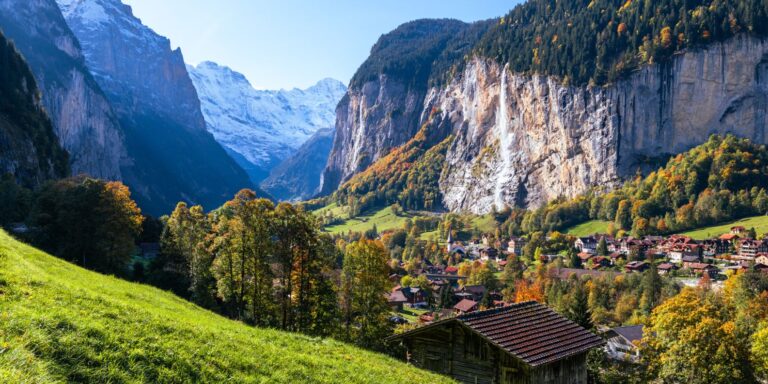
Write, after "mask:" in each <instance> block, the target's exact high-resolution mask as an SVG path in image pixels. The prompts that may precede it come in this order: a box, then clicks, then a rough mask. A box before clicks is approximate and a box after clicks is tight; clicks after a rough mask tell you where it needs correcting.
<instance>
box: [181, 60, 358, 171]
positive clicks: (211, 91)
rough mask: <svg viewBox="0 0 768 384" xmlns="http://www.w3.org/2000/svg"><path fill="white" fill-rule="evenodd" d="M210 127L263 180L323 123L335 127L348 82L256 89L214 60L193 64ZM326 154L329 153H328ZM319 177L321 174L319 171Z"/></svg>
mask: <svg viewBox="0 0 768 384" xmlns="http://www.w3.org/2000/svg"><path fill="white" fill-rule="evenodd" d="M189 73H190V75H191V77H192V81H193V82H194V84H195V88H196V89H197V92H198V94H199V95H200V102H201V104H202V108H203V114H204V116H205V121H206V123H207V127H208V130H209V131H210V132H211V133H212V134H213V136H214V138H216V141H218V142H219V143H221V145H223V146H224V147H225V148H226V149H227V150H228V151H229V152H230V153H232V154H233V155H234V157H235V158H236V159H239V158H242V159H243V160H244V161H243V162H241V163H240V164H241V166H243V168H245V169H246V171H248V174H249V175H250V176H251V180H253V181H254V182H260V181H262V180H263V179H264V178H266V177H267V176H268V175H269V174H270V171H271V170H272V169H273V168H274V167H275V166H276V165H278V164H280V163H281V162H282V161H283V160H286V159H287V158H288V157H290V156H291V155H293V154H294V153H295V152H296V150H297V149H298V148H299V146H301V145H302V143H304V142H306V141H307V140H308V139H309V138H310V137H311V136H312V135H313V134H314V133H315V132H317V131H318V130H320V129H328V128H332V127H333V124H334V121H335V118H336V115H335V113H334V112H335V110H336V105H337V104H338V103H339V100H340V99H341V98H342V97H343V96H344V94H345V93H346V90H347V87H346V86H345V85H344V84H343V83H341V82H340V81H338V80H333V79H324V80H321V81H319V82H318V83H317V84H315V85H313V86H312V87H309V88H307V89H291V90H256V89H254V88H253V86H251V84H250V82H248V80H247V79H246V78H245V76H243V75H242V74H240V73H238V72H236V71H233V70H232V69H230V68H228V67H225V66H221V65H218V64H216V63H212V62H204V63H200V64H198V65H197V66H196V67H189ZM323 156H327V153H325V154H324V155H323ZM317 178H318V179H319V175H317Z"/></svg>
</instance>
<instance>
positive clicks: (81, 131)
mask: <svg viewBox="0 0 768 384" xmlns="http://www.w3.org/2000/svg"><path fill="white" fill-rule="evenodd" d="M0 27H1V28H2V29H3V31H4V32H5V33H6V34H7V36H8V37H9V38H10V39H12V40H13V41H14V42H15V43H16V46H17V48H18V49H19V51H21V53H22V54H23V55H24V57H25V58H26V60H27V62H28V63H29V65H30V67H31V68H32V71H33V73H34V75H35V78H36V79H37V83H38V85H39V87H40V90H41V92H42V96H43V97H42V103H43V106H44V107H45V109H46V111H47V112H48V115H49V116H50V118H51V119H52V121H53V126H54V130H55V132H56V135H57V136H58V138H59V141H60V143H61V145H62V146H63V147H64V148H65V149H66V150H67V151H68V152H69V153H70V164H71V168H72V172H73V173H74V174H79V173H87V174H90V175H92V176H95V177H100V178H105V179H113V180H116V179H120V178H121V176H122V175H121V172H120V165H121V161H123V160H124V159H125V148H124V146H123V137H122V132H121V129H120V127H119V123H118V121H117V117H116V116H115V114H114V112H113V111H112V108H111V106H110V104H109V103H108V102H107V100H106V98H105V97H104V95H103V93H102V92H101V90H100V89H99V86H98V85H97V84H96V82H95V81H94V80H93V77H92V76H91V74H90V73H89V71H88V69H87V68H86V66H85V63H84V59H83V55H82V52H81V51H80V45H79V44H78V41H77V39H76V38H75V36H74V35H73V34H72V32H71V31H70V29H69V27H68V26H67V24H66V22H65V20H64V18H63V17H62V15H61V12H60V11H59V8H58V6H57V4H56V2H55V1H54V0H28V1H17V0H0Z"/></svg>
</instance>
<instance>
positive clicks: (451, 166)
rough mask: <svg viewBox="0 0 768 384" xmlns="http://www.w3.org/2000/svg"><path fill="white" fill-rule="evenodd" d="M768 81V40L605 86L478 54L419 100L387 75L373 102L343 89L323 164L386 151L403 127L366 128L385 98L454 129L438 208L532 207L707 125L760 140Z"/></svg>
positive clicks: (701, 132) (336, 165)
mask: <svg viewBox="0 0 768 384" xmlns="http://www.w3.org/2000/svg"><path fill="white" fill-rule="evenodd" d="M766 79H768V44H767V43H766V42H765V41H763V40H760V39H756V38H752V37H747V36H740V37H736V38H733V39H731V40H728V41H726V42H723V43H716V44H711V45H710V46H708V47H706V48H703V49H699V50H692V51H689V52H685V53H682V54H679V55H677V56H676V57H675V58H673V59H672V60H671V61H670V62H668V63H665V64H659V65H652V66H647V67H645V68H643V69H642V70H640V71H638V72H636V73H635V74H633V75H631V76H630V77H629V78H627V79H626V80H623V81H621V82H619V83H617V84H613V85H610V86H606V87H586V86H584V87H572V86H567V85H563V84H562V82H560V81H559V80H558V79H555V78H552V77H544V76H522V75H517V74H514V73H511V72H510V71H508V70H506V69H504V68H502V67H501V66H499V65H497V64H496V63H495V62H490V61H488V60H484V59H478V58H476V59H472V60H471V61H470V62H469V63H468V65H467V66H466V67H465V69H464V71H463V72H462V73H461V74H460V75H459V76H456V77H455V78H454V80H453V81H451V82H450V83H449V84H448V85H447V86H445V87H440V88H432V89H430V90H429V91H428V93H427V95H426V97H425V98H424V101H423V102H422V103H421V104H422V105H421V106H419V107H413V102H412V101H410V100H408V99H407V97H406V94H405V93H403V92H402V89H401V88H400V87H397V86H389V85H388V84H386V83H378V84H370V85H369V87H371V89H368V90H367V93H366V95H372V96H368V97H370V98H369V99H368V98H367V97H360V96H359V95H355V94H353V93H350V94H348V99H349V100H348V101H347V102H346V104H345V103H342V104H341V105H340V113H339V119H338V120H337V126H336V127H337V134H336V143H338V144H340V146H341V148H338V149H337V148H336V144H335V145H334V153H338V155H336V156H335V157H334V156H332V158H331V159H329V164H328V170H334V169H339V170H340V172H341V174H340V178H339V179H340V180H342V181H343V180H344V179H345V178H348V177H349V174H350V173H351V172H356V171H359V168H360V167H358V164H359V160H358V159H359V158H360V157H361V153H364V152H363V151H370V152H372V153H380V152H386V150H387V142H386V141H383V140H382V138H386V137H392V136H396V135H398V134H399V133H397V134H395V133H390V132H388V131H387V129H386V128H377V129H376V130H371V129H367V127H381V126H382V125H386V124H388V123H389V121H391V119H389V117H388V116H387V114H386V113H385V114H384V117H382V115H381V113H380V112H379V113H378V114H376V115H375V116H376V117H373V118H368V119H366V117H370V116H373V115H374V113H376V112H375V110H370V111H369V109H370V108H371V106H377V105H380V102H379V103H377V102H378V101H379V100H381V98H380V97H377V96H379V95H390V96H389V97H388V98H387V99H386V100H388V101H389V103H388V107H387V110H388V111H410V110H413V109H419V110H421V115H420V118H419V122H420V123H423V122H424V121H426V118H427V116H428V115H430V114H433V119H435V120H437V122H436V123H433V125H435V126H446V125H449V126H450V127H451V129H450V131H452V134H453V135H454V139H453V142H452V143H451V146H450V148H449V150H448V152H447V155H446V160H445V164H444V167H443V172H442V175H441V178H440V182H439V184H440V191H441V192H442V194H443V203H444V205H445V206H446V208H448V209H450V210H453V211H471V212H474V213H485V212H488V211H490V210H491V209H492V207H493V206H494V205H495V206H497V207H502V206H505V205H510V206H512V205H514V206H520V207H535V206H538V205H540V204H542V203H545V202H547V201H549V200H551V199H554V198H557V197H559V196H565V197H572V196H574V195H577V194H580V193H583V192H585V191H586V190H588V189H589V188H591V187H601V188H609V187H611V186H614V185H616V184H617V183H619V182H620V181H621V180H622V179H623V178H625V177H627V176H631V175H633V174H634V173H635V172H636V171H637V170H638V169H647V168H648V167H650V166H653V165H654V164H656V163H657V162H658V161H659V160H665V159H666V157H665V156H669V155H670V154H674V153H679V152H682V151H685V150H687V149H689V148H691V147H693V146H696V145H698V144H700V143H702V142H704V141H705V140H706V139H707V137H708V136H709V135H711V134H713V133H720V134H725V133H733V134H735V135H738V136H741V137H747V138H750V139H752V140H754V141H756V142H761V143H766V142H768V137H766V132H765V126H766V123H768V121H766V113H765V111H766V100H768V84H766ZM366 99H367V100H375V101H366ZM358 100H363V101H364V102H363V103H360V102H359V101H358ZM361 105H362V108H360V106H361ZM355 108H357V109H355ZM345 110H346V111H347V112H346V113H344V111H345ZM435 112H437V114H436V115H435ZM361 127H362V128H363V129H362V130H361ZM401 127H402V126H398V129H402V128H401ZM411 129H412V128H411V127H409V128H406V129H405V130H404V134H408V133H410V132H411V131H410V130H411ZM361 131H362V132H364V133H363V134H360V132H361ZM358 135H360V136H358ZM382 143H384V144H383V145H382ZM363 164H364V163H363ZM328 170H326V174H328V173H329V172H328Z"/></svg>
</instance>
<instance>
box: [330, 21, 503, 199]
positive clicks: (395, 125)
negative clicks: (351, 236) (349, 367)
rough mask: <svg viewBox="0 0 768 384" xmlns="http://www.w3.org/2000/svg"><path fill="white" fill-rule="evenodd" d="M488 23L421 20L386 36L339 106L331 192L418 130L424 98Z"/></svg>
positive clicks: (359, 70)
mask: <svg viewBox="0 0 768 384" xmlns="http://www.w3.org/2000/svg"><path fill="white" fill-rule="evenodd" d="M489 25H490V24H488V23H485V22H483V23H475V24H465V23H462V22H460V21H457V20H416V21H412V22H409V23H406V24H403V25H401V26H400V27H398V28H397V29H395V30H394V31H392V32H390V33H388V34H386V35H383V36H382V37H381V38H380V39H379V41H378V42H376V44H375V45H374V46H373V48H372V49H371V55H370V57H369V58H368V59H367V60H366V61H365V62H364V63H363V64H362V65H361V67H360V68H359V69H358V71H357V73H355V76H354V77H353V78H352V81H351V83H350V86H349V89H348V91H347V95H346V96H345V97H344V98H342V99H341V101H340V102H339V105H338V107H337V108H336V136H335V138H334V142H333V148H332V149H331V154H330V156H329V158H328V164H327V166H326V169H325V171H324V172H323V178H322V185H321V193H322V194H330V193H332V192H333V191H334V190H336V189H337V188H338V187H339V186H340V185H342V184H343V183H345V182H347V181H348V180H349V179H350V178H351V177H352V176H354V175H355V174H356V173H358V172H361V171H363V170H365V169H366V168H368V166H370V165H371V164H373V163H374V162H376V161H377V160H379V159H381V158H382V157H384V156H385V155H386V154H387V153H389V151H390V150H392V149H393V148H395V147H397V146H400V145H402V144H405V143H406V142H407V141H408V140H409V139H411V138H412V137H413V135H415V134H416V132H418V131H419V128H420V119H421V116H422V115H423V108H424V97H425V96H426V94H427V91H428V88H429V83H430V82H432V81H433V80H434V78H435V77H442V76H443V75H445V74H446V73H447V72H450V69H451V66H452V64H453V63H454V62H455V61H456V59H457V58H461V57H462V56H463V55H464V54H465V53H466V52H467V50H468V49H469V48H470V46H471V44H468V43H466V42H467V41H476V40H477V39H478V38H479V35H480V34H482V32H484V31H486V30H487V28H488V26H489Z"/></svg>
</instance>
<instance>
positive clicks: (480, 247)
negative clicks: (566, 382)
mask: <svg viewBox="0 0 768 384" xmlns="http://www.w3.org/2000/svg"><path fill="white" fill-rule="evenodd" d="M447 232H448V236H447V238H446V239H445V241H444V242H443V246H444V248H443V254H444V259H445V260H448V263H445V264H440V263H432V262H430V261H428V260H425V261H424V262H423V263H422V265H423V268H416V269H413V268H411V270H410V271H408V272H406V270H405V269H406V268H408V266H406V265H405V264H403V263H400V266H399V267H400V272H399V273H395V274H392V275H391V276H390V281H391V282H392V283H393V285H394V288H392V290H391V292H390V293H388V294H387V300H388V302H389V305H390V306H391V309H392V316H391V317H390V321H391V322H393V323H396V324H398V327H399V328H398V330H397V331H396V334H399V335H396V336H394V337H393V338H394V339H397V340H400V339H402V340H404V341H405V343H406V344H407V345H409V346H410V348H416V347H415V346H416V345H418V344H419V343H418V341H415V340H411V339H412V338H413V336H412V334H414V333H416V334H419V335H423V334H425V333H426V334H429V333H432V332H434V331H432V330H431V329H432V328H433V325H442V324H444V323H446V322H450V321H454V322H459V323H467V321H468V320H471V319H473V318H476V317H483V318H484V317H491V318H493V317H498V316H501V315H500V314H503V313H507V312H509V313H516V312H519V311H520V309H519V308H518V307H519V306H521V305H523V306H525V305H529V304H526V303H533V302H535V301H542V299H543V298H544V297H542V296H538V297H537V296H536V295H537V294H536V293H533V294H531V292H527V293H526V292H522V291H524V290H525V291H535V289H534V287H532V285H535V284H536V283H532V284H531V286H526V284H525V283H524V284H522V285H521V284H520V283H519V281H516V284H515V287H514V289H510V288H503V287H504V286H505V285H507V286H508V283H507V284H505V283H504V281H505V280H507V281H509V280H511V279H519V278H521V277H522V276H524V275H528V276H531V275H534V276H536V275H538V277H536V278H535V279H537V278H540V277H542V276H545V278H546V279H549V280H550V281H552V280H556V281H569V280H572V281H577V280H578V281H582V282H583V281H590V280H592V281H598V280H602V281H614V280H615V281H619V280H623V279H626V278H628V277H630V276H635V277H638V276H643V275H649V274H653V275H655V276H656V277H657V278H658V279H664V281H666V282H667V284H671V285H674V286H676V287H677V288H676V289H677V290H680V289H682V288H683V287H686V286H687V287H692V288H698V289H706V290H713V291H717V290H720V289H722V287H723V282H724V281H726V280H727V279H728V278H729V277H730V276H733V275H735V274H739V273H743V272H747V271H749V272H765V273H768V237H763V238H758V236H757V235H756V233H755V230H754V229H753V228H751V229H747V228H745V227H743V226H733V227H732V228H730V231H729V232H728V233H724V234H722V235H719V236H716V237H713V238H710V239H706V240H694V239H692V238H691V237H688V236H685V235H670V236H645V237H642V238H634V237H621V238H616V237H612V236H610V235H607V234H594V235H591V236H584V237H575V236H568V235H563V234H560V233H554V234H552V233H551V234H550V235H549V236H547V237H546V238H544V239H539V241H542V244H547V243H553V242H554V243H558V244H560V247H561V248H562V251H561V252H559V253H556V254H546V253H543V252H542V249H543V248H547V247H546V246H541V245H540V246H538V247H536V248H535V251H534V255H531V256H533V257H525V256H524V255H526V251H527V252H530V250H531V249H532V248H531V247H528V248H526V245H528V242H529V240H528V239H527V238H525V237H512V238H511V239H510V238H507V239H499V240H495V239H494V238H493V236H490V235H484V236H482V237H481V238H476V239H471V240H468V241H458V240H455V239H454V238H453V237H452V235H451V231H450V230H449V231H447ZM382 236H384V237H386V236H387V234H384V235H382ZM563 244H565V246H564V247H563ZM550 249H551V248H550ZM478 271H485V272H489V273H486V274H485V277H480V278H478V276H477V275H476V274H478V273H481V272H478ZM529 274H530V275H529ZM638 278H640V277H638ZM523 280H525V279H523ZM659 281H660V280H659ZM538 295H546V294H544V293H543V292H538ZM592 299H593V298H592V297H590V299H589V300H592ZM521 303H522V304H521ZM548 304H549V305H550V306H551V305H552V303H548ZM531 305H532V304H531ZM542 310H543V309H542ZM550 311H551V310H550ZM566 312H567V309H566ZM591 315H592V317H593V319H590V320H589V321H588V324H579V325H582V326H585V327H586V328H591V329H592V330H593V331H594V333H595V334H597V335H600V336H602V340H604V341H605V342H603V343H599V342H598V343H592V344H589V343H587V344H585V345H586V346H587V347H586V348H584V349H580V350H579V352H578V353H581V354H582V355H585V354H586V351H587V350H588V349H590V348H595V346H598V345H599V346H602V348H603V350H604V352H605V356H606V357H607V358H609V359H612V360H614V361H615V362H620V363H622V364H633V363H639V362H640V348H639V345H640V342H641V340H642V338H643V323H642V321H638V318H634V319H632V318H629V319H627V318H625V319H618V320H617V319H615V318H611V316H608V317H606V319H608V320H606V321H605V323H604V324H601V323H599V322H591V321H592V320H597V319H595V316H594V314H591ZM509 316H513V315H509ZM566 316H567V314H566ZM598 317H599V316H598ZM572 320H573V319H572ZM633 320H635V321H634V322H633ZM507 321H509V322H512V323H515V320H510V319H507ZM526 321H531V320H526ZM534 323H535V321H534ZM588 325H591V326H592V327H589V326H588ZM443 327H444V326H443ZM469 328H471V327H469ZM464 329H467V327H464ZM528 331H529V332H531V329H530V328H528ZM534 333H535V332H534ZM451 335H452V334H451ZM539 336H540V337H541V335H539ZM442 337H443V339H449V340H451V343H453V342H454V341H453V338H452V337H453V336H447V334H446V335H443V336H442ZM422 339H423V337H422ZM437 339H440V338H439V337H438V338H437ZM486 339H488V340H490V342H491V344H496V343H495V341H494V340H493V335H491V336H489V337H486ZM422 341H423V340H422ZM532 342H533V343H534V344H541V343H545V344H546V338H543V339H538V340H533V341H532ZM563 347H564V346H563V345H559V346H558V347H557V348H563ZM411 355H413V354H412V353H411V354H409V356H411ZM414 356H415V355H414ZM582 357H583V356H582ZM413 358H414V359H418V357H413ZM582 360H583V359H582ZM416 363H417V364H422V365H423V364H427V365H426V368H430V367H429V365H428V364H429V362H421V363H419V362H416ZM435 364H436V363H435ZM434 370H437V371H441V370H442V368H441V367H437V368H435V369H434Z"/></svg>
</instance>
